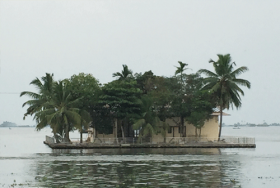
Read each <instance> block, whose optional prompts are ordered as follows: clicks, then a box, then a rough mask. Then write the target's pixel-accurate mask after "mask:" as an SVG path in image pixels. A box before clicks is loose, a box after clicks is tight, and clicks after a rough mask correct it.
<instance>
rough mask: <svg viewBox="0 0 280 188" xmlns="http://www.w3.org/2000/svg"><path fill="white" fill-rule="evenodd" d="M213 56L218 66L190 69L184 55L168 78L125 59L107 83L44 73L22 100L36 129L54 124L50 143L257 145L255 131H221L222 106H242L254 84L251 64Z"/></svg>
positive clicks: (71, 145)
mask: <svg viewBox="0 0 280 188" xmlns="http://www.w3.org/2000/svg"><path fill="white" fill-rule="evenodd" d="M209 63H212V64H213V66H214V70H215V72H211V71H209V70H206V69H200V70H199V71H198V72H196V73H189V74H186V73H185V72H186V71H187V70H189V68H188V64H186V63H183V62H181V61H178V64H177V65H178V66H175V70H174V71H172V72H173V75H172V76H170V77H166V76H158V75H155V74H154V73H153V72H152V71H151V70H150V71H146V72H144V73H143V74H142V73H141V72H140V73H135V74H133V72H132V70H130V69H129V68H128V66H127V65H123V69H122V71H121V72H115V73H113V77H114V78H116V79H115V80H113V81H111V82H109V83H107V84H100V83H99V81H98V80H97V79H96V78H95V77H93V76H92V75H91V74H85V73H80V74H78V75H73V76H71V77H70V78H66V79H63V80H59V81H55V80H54V75H53V74H49V73H46V75H45V76H43V77H42V78H41V79H40V78H35V79H34V80H33V81H31V83H30V84H31V85H34V86H35V87H36V88H37V91H38V92H37V93H34V92H30V91H23V92H22V93H21V95H20V96H28V97H30V98H31V100H28V101H26V102H25V103H24V104H23V106H27V107H28V108H27V111H26V113H25V114H24V118H25V117H26V116H29V115H30V116H33V117H34V119H35V120H36V123H37V125H36V129H37V130H41V129H43V128H45V127H48V126H49V127H50V128H51V129H52V133H53V136H52V137H46V141H45V144H47V145H48V146H50V147H51V148H60V149H67V148H70V149H71V148H72V149H74V148H95V147H98V148H100V147H101V148H104V147H109V148H112V147H113V148H114V147H154V148H159V147H256V146H255V140H254V138H238V137H222V136H221V132H222V120H223V116H227V115H229V114H226V113H224V112H223V110H224V109H228V108H229V107H236V108H239V107H240V106H241V97H240V96H241V95H244V92H243V91H242V90H241V88H240V87H244V86H245V87H247V88H250V87H251V84H250V82H249V81H248V80H244V79H241V78H239V77H238V76H239V75H240V74H241V73H244V72H246V71H247V70H248V68H247V67H244V66H243V67H239V68H236V69H234V67H235V66H236V63H235V62H232V61H231V56H230V54H225V55H221V54H218V60H217V61H214V60H210V61H209ZM174 72H175V74H174ZM203 76H204V77H203ZM74 130H79V132H80V138H79V139H78V140H73V139H72V140H70V137H69V132H70V131H74ZM85 132H86V133H87V139H86V140H85V141H84V139H83V134H84V133H85Z"/></svg>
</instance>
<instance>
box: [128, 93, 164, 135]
mask: <svg viewBox="0 0 280 188" xmlns="http://www.w3.org/2000/svg"><path fill="white" fill-rule="evenodd" d="M142 112H143V113H142V115H141V117H140V118H139V119H138V120H137V121H136V122H135V123H134V124H133V125H132V127H133V129H134V130H139V138H142V137H146V136H150V137H152V136H153V135H154V134H157V133H158V132H160V133H161V134H162V136H163V137H164V140H165V138H166V131H167V130H168V124H167V123H165V122H163V121H161V120H160V119H159V117H158V116H157V114H156V112H155V109H154V108H153V102H152V99H151V98H149V97H148V96H143V97H142Z"/></svg>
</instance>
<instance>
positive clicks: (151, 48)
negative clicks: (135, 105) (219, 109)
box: [0, 0, 280, 125]
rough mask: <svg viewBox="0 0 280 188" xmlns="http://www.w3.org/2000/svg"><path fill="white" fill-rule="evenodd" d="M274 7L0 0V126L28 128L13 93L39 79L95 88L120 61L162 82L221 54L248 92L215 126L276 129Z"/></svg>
mask: <svg viewBox="0 0 280 188" xmlns="http://www.w3.org/2000/svg"><path fill="white" fill-rule="evenodd" d="M279 10H280V1H279V0H276V1H272V0H267V1H260V0H246V1H244V0H227V1H224V0H133V1H128V0H118V1H115V0H87V1H85V0H75V1H73V0H67V1H66V0H54V1H51V0H29V1H26V0H20V1H14V0H1V1H0V61H1V62H0V124H1V123H2V122H3V121H10V122H14V123H16V124H18V125H35V124H36V122H35V121H33V119H32V117H28V118H27V119H26V120H23V114H24V113H25V111H26V108H23V107H22V104H23V103H24V102H25V101H27V100H29V98H27V97H19V94H20V92H22V91H36V89H35V88H34V87H32V86H30V85H29V83H30V82H31V81H32V80H33V79H34V78H36V77H39V78H40V77H42V76H44V75H45V73H54V78H55V80H61V79H65V78H70V77H71V76H72V75H73V74H79V73H80V72H84V73H91V74H92V75H93V76H94V77H95V78H97V79H98V80H99V81H100V82H101V83H102V84H104V83H107V82H110V81H112V80H113V79H114V78H113V77H112V74H113V73H114V72H120V71H121V70H122V65H123V64H126V65H128V67H129V69H132V70H133V72H134V73H136V72H137V73H139V72H142V73H144V72H145V71H149V70H152V71H153V72H154V74H156V75H159V76H172V75H174V73H175V67H174V66H177V65H178V63H177V62H178V61H182V62H184V63H188V66H189V68H191V70H187V72H186V73H195V72H196V71H198V70H199V69H202V68H203V69H208V70H211V71H214V69H213V66H212V64H210V63H208V61H209V60H210V59H213V60H217V54H228V53H229V54H231V57H232V60H233V61H234V62H235V63H236V65H237V66H236V67H241V66H247V67H248V68H249V71H248V72H246V73H244V74H242V75H240V78H243V79H247V80H249V81H250V82H251V85H252V87H251V89H247V88H244V90H243V91H244V92H245V96H244V97H242V107H241V108H240V109H238V110H237V109H231V110H229V111H227V113H229V114H231V116H228V117H225V118H223V122H225V123H226V124H234V123H237V122H240V123H247V122H248V123H256V124H259V123H263V122H264V121H266V122H267V123H280V119H279V117H280V115H279V114H278V113H279V106H280V99H279V97H280V89H279V88H280V84H279V78H280V75H279V70H280V62H279V61H280V11H279Z"/></svg>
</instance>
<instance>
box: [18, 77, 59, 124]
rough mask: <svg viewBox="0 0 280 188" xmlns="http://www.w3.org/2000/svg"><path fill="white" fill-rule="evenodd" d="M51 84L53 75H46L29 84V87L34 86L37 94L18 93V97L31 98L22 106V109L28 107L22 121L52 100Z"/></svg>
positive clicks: (28, 92)
mask: <svg viewBox="0 0 280 188" xmlns="http://www.w3.org/2000/svg"><path fill="white" fill-rule="evenodd" d="M53 83H54V80H53V74H49V73H46V76H43V77H42V78H41V80H40V79H39V78H35V79H34V80H32V81H31V82H30V85H33V86H35V87H36V89H37V90H38V92H37V93H35V92H31V91H23V92H21V93H20V97H22V96H28V97H30V98H31V100H28V101H26V102H25V103H23V105H22V107H25V106H26V105H28V106H29V107H28V108H27V111H26V113H25V114H24V117H23V119H25V117H26V116H28V115H30V116H32V115H33V114H34V113H36V112H38V111H40V110H42V109H43V108H44V104H45V103H46V102H47V101H48V100H50V99H51V98H52V94H53Z"/></svg>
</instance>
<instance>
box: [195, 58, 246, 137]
mask: <svg viewBox="0 0 280 188" xmlns="http://www.w3.org/2000/svg"><path fill="white" fill-rule="evenodd" d="M209 63H213V66H214V69H215V72H211V71H209V70H206V69H201V70H199V71H198V73H202V74H205V75H206V76H208V77H207V78H205V79H204V83H205V85H204V87H203V88H202V89H208V90H209V91H210V92H212V93H213V94H214V96H215V97H216V98H217V105H218V106H219V108H220V129H219V138H220V137H221V132H222V114H223V109H229V107H232V108H233V107H236V109H238V108H240V107H241V104H242V103H241V96H240V95H242V96H243V95H244V92H243V90H242V89H241V88H240V87H239V86H245V87H247V88H251V83H250V82H249V81H248V80H244V79H240V78H237V77H238V76H239V75H240V74H242V73H244V72H246V71H248V68H247V67H245V66H243V67H239V68H237V69H234V66H236V64H235V62H231V56H230V54H226V55H221V54H218V60H217V61H213V60H212V59H210V61H209Z"/></svg>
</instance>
